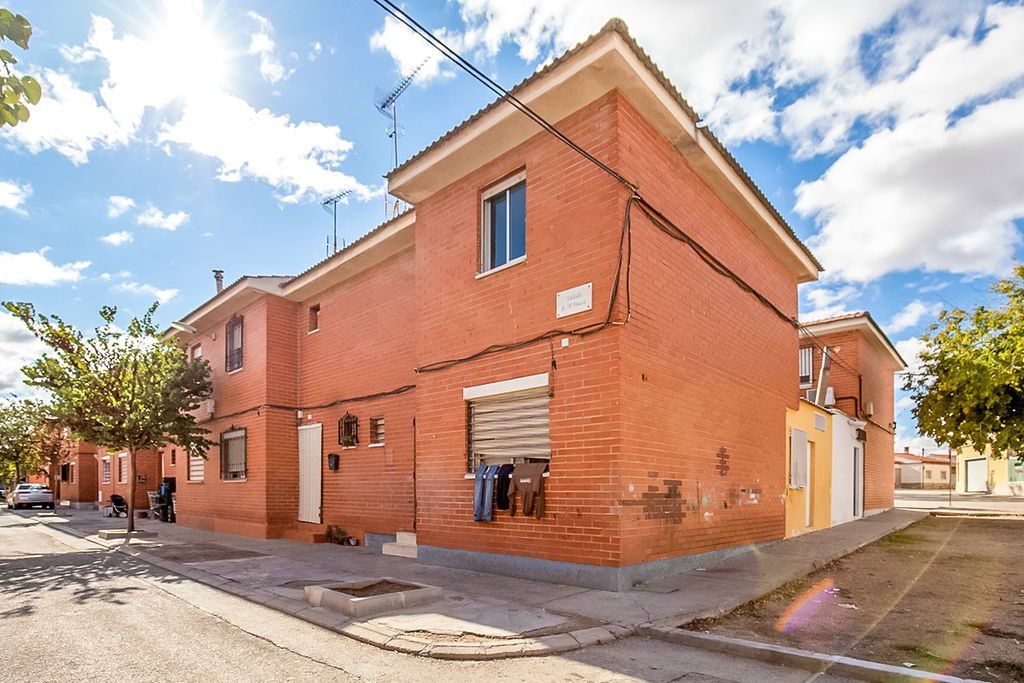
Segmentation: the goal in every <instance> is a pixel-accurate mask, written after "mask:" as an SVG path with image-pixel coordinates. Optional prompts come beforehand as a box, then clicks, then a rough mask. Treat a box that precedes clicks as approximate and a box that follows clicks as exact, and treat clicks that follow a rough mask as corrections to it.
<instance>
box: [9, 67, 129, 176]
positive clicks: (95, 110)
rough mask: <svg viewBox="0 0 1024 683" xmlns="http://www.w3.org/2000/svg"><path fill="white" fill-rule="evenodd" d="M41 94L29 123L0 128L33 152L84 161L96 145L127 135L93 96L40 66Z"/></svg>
mask: <svg viewBox="0 0 1024 683" xmlns="http://www.w3.org/2000/svg"><path fill="white" fill-rule="evenodd" d="M37 76H38V78H39V81H40V83H41V85H42V88H43V92H44V93H45V96H44V97H43V98H42V99H41V100H40V101H39V104H37V105H36V106H34V107H33V108H32V125H30V126H28V125H26V126H14V127H13V128H11V127H7V128H5V129H4V133H3V135H4V136H5V137H6V138H7V139H8V140H9V141H11V142H14V143H17V144H19V145H21V146H22V147H24V148H25V149H27V150H28V151H29V152H31V153H33V154H37V153H39V152H42V151H44V150H53V151H56V152H58V153H60V154H63V155H64V156H66V157H67V158H68V159H70V160H71V162H72V163H74V164H76V165H77V164H84V163H85V162H87V161H88V160H89V154H90V153H91V152H92V151H93V150H94V149H96V148H97V147H108V148H109V147H115V146H117V145H121V144H124V143H126V142H127V141H128V135H127V134H126V132H125V131H124V130H123V129H122V128H121V127H120V126H119V125H118V123H117V122H116V121H115V120H114V117H113V115H112V114H111V112H110V110H109V109H107V108H106V107H104V106H103V105H101V104H100V103H99V102H97V101H96V96H95V95H93V94H92V93H90V92H86V91H85V90H82V89H81V88H80V87H78V84H76V83H75V82H74V81H73V80H72V79H71V77H70V76H68V75H67V74H66V73H62V72H59V71H54V70H52V69H43V71H42V73H41V74H38V75H37Z"/></svg>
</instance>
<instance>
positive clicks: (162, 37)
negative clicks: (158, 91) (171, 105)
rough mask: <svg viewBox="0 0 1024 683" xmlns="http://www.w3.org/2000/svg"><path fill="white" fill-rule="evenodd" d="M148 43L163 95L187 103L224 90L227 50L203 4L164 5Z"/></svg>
mask: <svg viewBox="0 0 1024 683" xmlns="http://www.w3.org/2000/svg"><path fill="white" fill-rule="evenodd" d="M150 41H151V44H152V48H153V53H154V54H153V58H154V59H153V61H154V67H155V73H154V76H155V78H157V79H158V80H159V81H160V83H161V86H162V87H163V88H164V89H165V92H167V93H169V94H173V95H174V96H175V97H181V98H184V99H186V100H188V99H193V98H197V97H205V96H208V95H210V94H213V93H216V92H220V91H223V90H224V89H225V88H226V86H227V84H228V83H227V82H228V77H229V73H230V68H229V63H230V57H231V55H230V50H229V49H228V46H227V42H226V40H225V38H224V35H223V32H222V31H221V30H220V29H219V27H218V26H217V25H216V23H215V22H214V20H213V18H212V17H211V16H210V15H208V14H206V13H205V12H204V10H203V6H202V3H200V2H180V1H176V2H167V3H165V4H164V14H163V16H161V17H160V18H159V19H157V25H156V27H155V29H154V31H153V33H152V35H151V38H150Z"/></svg>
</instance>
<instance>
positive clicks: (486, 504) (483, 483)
mask: <svg viewBox="0 0 1024 683" xmlns="http://www.w3.org/2000/svg"><path fill="white" fill-rule="evenodd" d="M497 472H498V466H497V465H481V466H480V467H478V468H477V470H476V481H475V482H474V483H473V521H474V522H489V521H491V516H492V514H493V512H494V475H495V474H497Z"/></svg>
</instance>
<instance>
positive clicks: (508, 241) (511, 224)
mask: <svg viewBox="0 0 1024 683" xmlns="http://www.w3.org/2000/svg"><path fill="white" fill-rule="evenodd" d="M522 178H523V176H522V174H519V175H517V176H513V177H512V178H510V179H509V180H506V181H505V183H504V184H503V185H500V186H499V187H500V189H498V190H497V191H494V192H492V193H491V194H489V195H486V196H485V198H484V210H483V221H484V226H483V227H484V230H483V235H482V240H481V246H482V252H483V253H482V254H481V259H480V268H481V271H483V272H486V271H488V270H493V269H494V268H499V267H501V266H503V265H505V264H506V263H508V262H510V261H514V260H516V259H519V258H522V257H524V256H526V181H525V180H524V179H522Z"/></svg>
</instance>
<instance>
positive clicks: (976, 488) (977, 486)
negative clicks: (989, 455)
mask: <svg viewBox="0 0 1024 683" xmlns="http://www.w3.org/2000/svg"><path fill="white" fill-rule="evenodd" d="M964 464H965V465H966V466H967V470H966V471H967V492H968V493H988V485H987V480H988V476H986V475H988V465H987V464H986V462H985V459H984V458H980V459H978V460H968V461H967V462H966V463H964Z"/></svg>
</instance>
